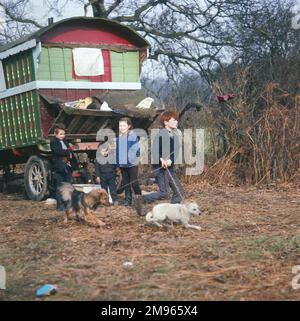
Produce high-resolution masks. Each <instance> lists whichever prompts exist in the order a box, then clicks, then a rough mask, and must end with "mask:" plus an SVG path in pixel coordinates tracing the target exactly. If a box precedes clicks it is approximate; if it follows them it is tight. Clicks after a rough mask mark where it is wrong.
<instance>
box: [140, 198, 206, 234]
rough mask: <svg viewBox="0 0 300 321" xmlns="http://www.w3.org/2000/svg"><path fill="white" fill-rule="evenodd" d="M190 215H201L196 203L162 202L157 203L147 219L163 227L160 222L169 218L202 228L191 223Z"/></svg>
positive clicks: (198, 228) (186, 225) (187, 225)
mask: <svg viewBox="0 0 300 321" xmlns="http://www.w3.org/2000/svg"><path fill="white" fill-rule="evenodd" d="M190 215H201V211H200V209H199V207H198V205H197V204H196V203H188V204H169V203H161V204H158V205H155V206H154V207H153V209H152V211H151V212H149V213H148V214H147V215H146V221H147V222H148V223H153V224H155V225H156V226H158V227H162V225H161V224H160V223H159V222H163V221H164V220H166V219H169V220H170V221H171V222H176V223H181V224H182V225H183V226H184V227H186V228H193V229H196V230H201V227H200V226H197V225H190V224H189V219H190Z"/></svg>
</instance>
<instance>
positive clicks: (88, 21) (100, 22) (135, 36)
mask: <svg viewBox="0 0 300 321" xmlns="http://www.w3.org/2000/svg"><path fill="white" fill-rule="evenodd" d="M78 24H80V25H85V26H89V25H90V26H95V25H96V26H99V27H101V26H104V27H114V28H117V29H118V30H119V31H120V32H121V33H123V34H124V35H126V36H128V37H129V38H131V39H132V40H134V41H135V42H136V43H137V44H138V45H139V46H141V47H150V43H149V42H148V41H147V40H146V39H144V38H143V37H142V36H141V35H140V34H139V33H137V32H136V31H135V30H133V29H132V28H130V27H128V26H126V25H123V24H121V23H119V22H117V21H114V20H109V19H104V18H95V17H72V18H67V19H63V20H60V21H58V22H55V23H53V24H51V25H48V26H46V27H44V28H41V29H39V30H37V31H36V32H34V33H31V34H29V35H27V36H25V37H22V38H20V39H18V40H16V41H13V42H10V43H8V44H5V45H3V46H0V52H3V51H6V50H8V49H11V48H13V47H15V46H17V45H20V44H22V43H24V42H27V41H29V40H31V39H39V38H40V37H41V36H43V35H44V34H46V33H47V32H49V31H51V30H53V29H55V28H56V27H58V26H61V25H78Z"/></svg>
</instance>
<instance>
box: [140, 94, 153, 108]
mask: <svg viewBox="0 0 300 321" xmlns="http://www.w3.org/2000/svg"><path fill="white" fill-rule="evenodd" d="M153 101H154V99H153V98H151V97H147V98H145V99H143V100H142V101H140V102H139V103H138V104H137V106H136V108H140V109H149V108H150V107H151V105H152V103H153Z"/></svg>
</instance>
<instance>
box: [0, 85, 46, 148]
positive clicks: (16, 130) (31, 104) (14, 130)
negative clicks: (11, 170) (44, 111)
mask: <svg viewBox="0 0 300 321" xmlns="http://www.w3.org/2000/svg"><path fill="white" fill-rule="evenodd" d="M0 116H1V122H0V150H1V149H6V148H11V147H22V146H31V145H35V144H36V142H37V139H38V138H40V137H41V135H42V134H41V124H40V112H39V98H38V94H37V92H36V91H35V90H34V91H29V92H26V93H22V94H19V95H14V96H11V97H8V98H4V99H0Z"/></svg>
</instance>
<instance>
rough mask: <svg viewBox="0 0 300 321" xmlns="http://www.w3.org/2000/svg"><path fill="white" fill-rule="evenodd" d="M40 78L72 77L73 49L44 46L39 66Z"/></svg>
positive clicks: (65, 79)
mask: <svg viewBox="0 0 300 321" xmlns="http://www.w3.org/2000/svg"><path fill="white" fill-rule="evenodd" d="M38 79H39V80H53V81H55V80H58V81H68V80H73V79H72V49H70V48H46V47H43V48H42V51H41V54H40V61H39V66H38Z"/></svg>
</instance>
